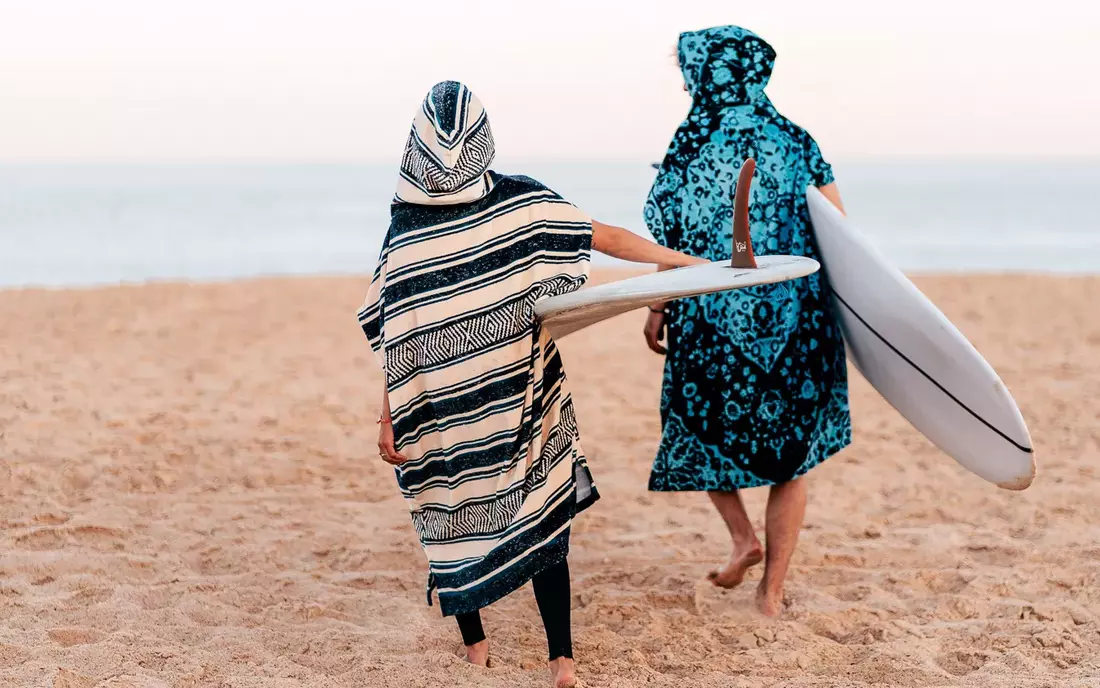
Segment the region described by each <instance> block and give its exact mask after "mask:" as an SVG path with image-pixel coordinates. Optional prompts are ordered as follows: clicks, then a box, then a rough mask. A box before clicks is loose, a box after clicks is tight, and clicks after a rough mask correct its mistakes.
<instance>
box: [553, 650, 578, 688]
mask: <svg viewBox="0 0 1100 688" xmlns="http://www.w3.org/2000/svg"><path fill="white" fill-rule="evenodd" d="M550 673H552V674H553V675H554V688H574V687H575V686H576V685H577V677H576V676H575V675H574V674H573V660H572V659H570V658H569V657H558V658H557V659H554V660H551V661H550Z"/></svg>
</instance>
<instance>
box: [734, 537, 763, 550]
mask: <svg viewBox="0 0 1100 688" xmlns="http://www.w3.org/2000/svg"><path fill="white" fill-rule="evenodd" d="M733 548H734V549H735V550H738V551H744V550H752V549H760V548H761V547H760V540H757V539H756V533H747V534H745V533H738V534H737V535H734V536H733Z"/></svg>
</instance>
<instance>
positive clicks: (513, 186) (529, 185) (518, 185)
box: [494, 174, 561, 199]
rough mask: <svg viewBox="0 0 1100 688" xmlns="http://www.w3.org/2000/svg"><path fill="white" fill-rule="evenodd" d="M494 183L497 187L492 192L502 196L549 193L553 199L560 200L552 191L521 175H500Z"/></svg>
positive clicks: (538, 182)
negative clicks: (538, 192)
mask: <svg viewBox="0 0 1100 688" xmlns="http://www.w3.org/2000/svg"><path fill="white" fill-rule="evenodd" d="M496 183H497V186H496V188H495V189H494V191H499V192H500V193H501V194H502V195H503V196H518V195H520V194H526V193H532V192H535V191H549V192H550V193H551V194H553V198H556V199H560V198H561V196H559V195H558V194H557V193H556V192H554V190H553V189H551V188H550V187H548V186H546V185H545V184H543V183H542V182H540V181H539V180H537V179H534V178H532V177H528V176H527V175H523V174H508V175H501V176H500V177H499V178H497V180H496Z"/></svg>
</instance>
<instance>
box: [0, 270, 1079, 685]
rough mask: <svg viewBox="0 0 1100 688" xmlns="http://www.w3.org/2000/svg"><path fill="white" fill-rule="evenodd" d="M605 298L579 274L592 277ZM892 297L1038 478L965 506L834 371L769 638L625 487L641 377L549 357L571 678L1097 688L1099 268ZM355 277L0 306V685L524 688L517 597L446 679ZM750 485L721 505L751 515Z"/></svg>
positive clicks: (129, 291) (914, 442) (867, 394)
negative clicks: (960, 343)
mask: <svg viewBox="0 0 1100 688" xmlns="http://www.w3.org/2000/svg"><path fill="white" fill-rule="evenodd" d="M605 277H606V275H605ZM919 284H920V286H921V287H922V288H924V289H925V290H926V291H927V293H928V294H929V295H930V296H931V297H932V298H933V300H935V301H936V302H937V303H939V304H940V305H941V307H942V308H943V309H944V310H945V311H946V312H947V314H948V315H949V316H950V317H952V318H953V319H954V321H955V322H956V323H957V324H958V325H959V327H960V328H961V329H962V330H963V331H964V332H966V333H967V334H968V335H969V336H971V337H972V339H973V341H974V343H975V344H976V345H977V346H978V348H979V349H981V350H982V351H983V352H984V353H985V354H986V355H987V357H988V358H989V360H990V361H991V362H992V363H993V364H994V366H996V367H997V368H998V370H999V371H1000V372H1001V374H1002V376H1003V377H1004V379H1005V381H1006V382H1007V383H1008V385H1009V387H1010V388H1011V389H1012V390H1013V392H1014V393H1015V395H1016V397H1017V399H1018V400H1019V402H1020V404H1021V406H1022V407H1023V409H1024V414H1025V416H1026V417H1027V419H1028V422H1029V424H1030V427H1031V430H1032V433H1033V435H1034V438H1035V444H1036V447H1037V450H1038V460H1039V478H1038V479H1037V481H1036V483H1035V485H1034V486H1033V487H1032V488H1031V489H1030V490H1027V491H1026V492H1022V493H1010V492H1005V491H1001V490H998V489H996V488H995V487H994V486H992V485H989V484H987V483H985V482H983V481H981V480H979V479H978V478H976V477H974V476H972V475H970V474H967V473H965V472H964V471H963V470H962V469H960V468H959V467H958V466H956V465H955V464H954V462H952V461H951V460H950V459H948V458H947V457H945V456H943V455H942V454H940V453H938V452H937V451H936V450H935V449H934V448H932V447H931V446H930V445H929V444H928V443H927V442H926V441H924V440H923V439H922V438H921V437H919V436H918V435H917V434H916V433H915V432H914V431H913V430H912V429H910V428H909V427H908V426H907V425H906V424H905V422H904V421H903V420H902V419H901V418H900V417H899V416H898V415H897V414H896V413H894V412H893V411H892V410H891V409H890V408H889V407H888V406H887V405H886V404H885V403H884V402H883V401H882V400H881V399H880V398H878V397H877V396H876V395H875V393H874V392H873V391H872V390H871V389H870V388H869V387H868V385H867V384H866V383H865V382H863V381H862V380H860V379H856V380H854V381H853V407H854V416H855V444H854V446H853V447H852V448H850V449H849V450H847V451H846V452H844V453H843V454H841V455H840V456H838V457H836V458H834V459H833V460H831V461H829V462H828V463H827V464H826V465H824V466H823V467H821V468H819V469H817V470H815V471H814V472H813V473H811V475H810V478H809V479H810V481H811V482H810V506H809V513H808V516H807V520H806V527H805V531H804V532H803V535H802V542H801V547H800V549H799V551H798V553H797V554H796V556H795V560H794V565H793V570H792V573H791V578H790V582H789V585H788V596H789V603H790V604H789V608H788V609H787V611H786V613H785V615H784V616H783V618H782V619H780V620H778V621H769V620H765V619H763V618H762V617H760V616H758V615H757V614H756V613H755V612H754V611H753V609H752V604H751V599H752V589H753V587H754V586H755V583H756V581H757V580H758V578H759V571H758V570H757V571H754V572H753V573H751V574H750V577H749V580H748V581H747V583H746V585H745V586H743V587H742V588H741V589H737V590H734V591H730V592H725V591H720V590H717V589H715V588H713V587H712V586H710V585H709V584H708V583H707V582H705V581H704V580H703V577H704V575H705V573H706V572H707V570H708V569H709V568H710V567H711V566H713V565H714V564H717V563H719V562H721V561H723V560H724V559H725V557H726V556H727V547H728V545H727V541H726V538H725V536H724V532H723V530H722V527H721V526H720V524H719V522H718V520H717V518H715V515H714V514H713V513H712V511H711V507H710V506H709V504H708V502H707V499H706V497H705V496H703V495H693V494H684V495H664V494H649V493H647V492H646V491H645V485H646V478H647V475H648V469H649V462H650V460H651V457H652V453H653V450H654V448H655V445H656V441H657V435H658V418H657V412H656V406H657V394H658V377H659V375H658V373H659V366H660V360H659V359H658V358H657V357H656V356H653V355H651V354H649V353H648V352H647V351H646V350H645V349H644V346H643V343H642V339H641V335H640V327H641V321H642V314H640V313H634V314H629V315H627V316H624V317H622V318H620V319H617V320H614V321H612V322H609V323H606V324H603V325H600V326H597V327H593V328H592V329H590V330H588V331H585V332H583V333H580V334H578V335H575V336H574V337H570V338H569V339H566V340H565V341H564V343H563V346H562V348H563V350H564V353H565V356H566V363H567V366H568V370H569V374H570V377H571V378H572V380H573V385H574V393H575V397H576V399H577V404H578V408H579V416H580V422H581V431H582V433H583V436H584V441H585V446H586V448H587V450H588V452H589V454H590V461H591V465H592V468H593V470H594V472H595V475H596V479H597V481H598V482H599V485H600V489H601V491H602V493H603V495H604V499H603V500H602V501H601V502H600V503H599V504H598V505H597V506H596V507H595V508H593V509H592V510H590V511H589V512H586V513H585V514H584V515H583V517H582V518H580V519H579V520H578V522H577V524H576V527H575V530H574V533H575V534H574V537H573V554H572V558H571V565H572V569H573V573H574V582H573V608H574V619H575V638H576V655H577V658H578V672H579V676H580V678H581V679H582V680H583V681H584V683H585V684H586V685H588V686H623V687H625V686H641V685H646V686H676V687H681V686H715V687H717V686H723V687H724V686H787V687H792V688H793V687H795V686H868V685H888V686H1097V685H1100V622H1098V619H1100V494H1098V491H1100V490H1098V488H1100V465H1098V464H1100V461H1098V459H1100V422H1098V418H1097V416H1098V404H1100V317H1098V316H1100V307H1098V306H1097V303H1100V278H1072V279H1071V278H1043V277H1027V278H1018V277H1013V278H1001V277H981V278H976V277H949V278H948V277H942V278H941V277H937V278H924V279H920V280H919ZM364 287H365V283H364V280H362V279H286V280H262V281H251V282H242V283H236V284H228V285H204V286H187V285H152V286H143V287H122V288H109V289H96V290H76V291H58V292H49V291H41V290H38V291H35V290H30V291H9V292H0V322H3V331H2V332H0V493H2V494H0V497H2V499H0V685H5V686H7V685H12V686H40V685H42V686H46V685H54V686H58V687H62V686H64V687H67V688H73V687H88V686H235V687H245V686H265V687H266V686H272V687H276V688H283V687H291V686H318V687H320V686H402V687H403V686H543V685H546V684H547V683H548V682H547V674H546V673H545V668H544V667H545V664H544V661H543V660H544V658H545V655H544V645H543V642H544V640H543V636H542V632H541V628H540V625H539V621H538V616H537V612H536V610H535V605H534V600H533V597H532V595H531V593H530V591H529V589H525V590H521V591H519V592H517V593H515V594H513V595H511V596H510V597H508V598H507V599H505V600H503V601H502V602H500V603H498V604H496V605H494V606H493V607H491V608H490V609H489V611H488V612H487V614H486V625H487V627H488V630H489V633H490V636H491V638H492V642H493V655H494V657H495V661H496V666H497V668H495V669H492V670H482V669H476V668H473V667H470V666H467V665H464V664H463V663H462V662H461V661H460V660H459V658H458V655H457V651H458V646H459V644H460V643H459V637H458V633H457V630H456V628H455V626H454V623H453V621H452V620H449V619H447V620H444V619H442V618H440V616H439V611H438V608H437V607H432V608H429V607H427V606H425V604H424V592H423V586H424V578H425V562H424V559H423V555H422V554H421V551H420V549H419V546H418V545H417V542H416V538H415V536H414V534H413V531H412V528H411V526H410V523H409V518H408V515H407V513H406V511H405V507H404V505H403V503H402V502H401V500H400V499H399V497H398V494H397V490H396V488H395V486H394V482H393V477H392V474H391V472H390V469H389V468H388V467H387V466H385V465H384V464H383V463H382V462H381V461H380V460H379V459H378V458H377V456H376V450H375V448H374V446H373V444H374V441H375V432H376V426H375V424H374V419H375V418H376V416H377V411H378V396H379V394H378V380H379V376H378V373H377V371H376V370H375V369H374V366H373V363H372V361H371V359H370V355H369V351H368V349H367V345H366V342H365V340H364V339H363V338H362V336H361V335H360V333H359V332H358V331H357V329H356V326H355V323H354V312H355V309H356V307H357V306H358V305H359V302H360V299H361V296H362V292H363V289H364ZM764 497H765V494H764V493H763V492H761V491H759V490H758V491H753V492H751V493H750V496H749V502H750V505H749V506H750V512H751V513H752V514H753V515H754V518H757V522H758V523H759V514H760V512H761V507H762V503H763V498H764Z"/></svg>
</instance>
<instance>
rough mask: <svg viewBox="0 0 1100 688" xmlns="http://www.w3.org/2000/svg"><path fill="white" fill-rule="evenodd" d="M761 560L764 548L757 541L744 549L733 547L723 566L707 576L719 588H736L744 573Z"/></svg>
mask: <svg viewBox="0 0 1100 688" xmlns="http://www.w3.org/2000/svg"><path fill="white" fill-rule="evenodd" d="M762 561H764V548H763V547H761V546H760V542H759V541H757V542H754V543H753V544H752V545H750V546H749V547H746V548H745V549H742V550H736V549H735V550H734V551H733V554H732V555H730V560H729V563H727V564H726V566H725V568H723V569H719V570H716V571H711V572H710V573H709V574H707V578H708V579H709V580H710V582H711V583H714V584H715V585H717V586H718V587H720V588H736V587H737V586H738V585H741V581H743V580H745V573H746V572H748V570H749V569H750V568H752V567H753V566H756V565H757V564H759V563H760V562H762Z"/></svg>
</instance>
